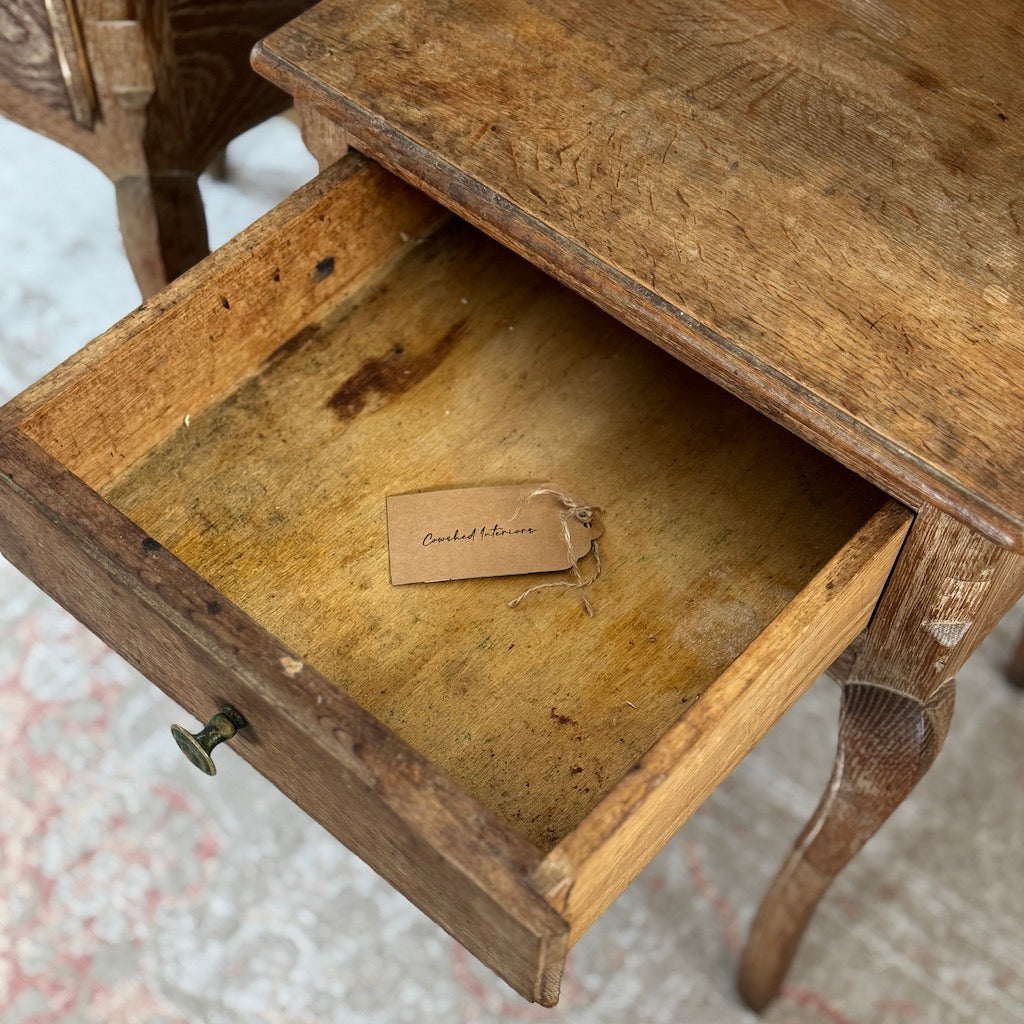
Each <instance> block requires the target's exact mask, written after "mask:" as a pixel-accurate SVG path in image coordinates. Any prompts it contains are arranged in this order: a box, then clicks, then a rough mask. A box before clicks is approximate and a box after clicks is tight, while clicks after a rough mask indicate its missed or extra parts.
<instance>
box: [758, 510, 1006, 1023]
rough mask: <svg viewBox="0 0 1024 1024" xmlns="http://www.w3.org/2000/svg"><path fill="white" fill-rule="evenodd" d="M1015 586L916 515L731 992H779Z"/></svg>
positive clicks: (930, 743) (1001, 555) (935, 515)
mask: <svg viewBox="0 0 1024 1024" xmlns="http://www.w3.org/2000/svg"><path fill="white" fill-rule="evenodd" d="M1022 589H1024V558H1022V557H1021V556H1018V555H1014V554H1013V553H1012V552H1009V551H1006V550H1004V549H1001V548H998V547H996V546H995V545H993V544H991V543H990V542H988V541H987V540H985V539H984V538H983V537H981V536H980V535H979V534H977V533H976V532H975V531H973V530H972V529H970V528H969V527H967V526H964V525H962V524H960V523H958V522H956V521H955V520H953V519H950V518H949V517H948V516H946V515H944V514H943V513H941V512H938V511H936V510H934V509H930V508H926V509H924V510H923V511H922V512H921V513H920V514H919V515H918V517H917V519H916V520H915V522H914V525H913V527H912V528H911V532H910V535H909V537H908V538H907V542H906V545H905V546H904V549H903V551H902V552H901V554H900V558H899V560H898V562H897V565H896V569H895V571H894V573H893V577H892V579H891V580H890V581H889V584H888V586H887V588H886V590H885V593H884V595H883V597H882V601H881V603H880V605H879V608H878V610H877V612H876V614H875V617H874V619H873V620H872V622H871V625H870V627H869V628H868V631H867V633H866V635H865V636H864V642H863V645H862V646H861V648H860V651H859V652H858V654H857V656H856V659H855V660H854V662H853V664H852V666H851V667H850V668H849V675H848V678H846V680H845V681H844V683H843V701H842V711H841V715H840V723H839V746H838V751H837V754H836V762H835V768H834V770H833V773H832V778H831V780H830V782H829V784H828V787H827V789H826V791H825V795H824V796H823V797H822V800H821V803H820V804H819V805H818V808H817V810H816V811H815V812H814V815H813V817H812V818H811V820H810V822H809V823H808V825H807V827H806V828H805V829H804V831H803V832H802V833H801V835H800V837H799V838H798V839H797V841H796V843H795V845H794V847H793V850H792V852H791V854H790V856H789V857H788V859H787V860H786V862H785V863H784V864H783V866H782V868H781V869H780V871H779V873H778V875H777V876H776V877H775V880H774V881H773V882H772V885H771V888H770V889H769V890H768V893H767V895H766V896H765V898H764V901H763V902H762V904H761V907H760V909H759V910H758V913H757V916H756V918H755V919H754V923H753V926H752V927H751V932H750V937H749V939H748V941H747V948H746V950H745V951H744V954H743V961H742V964H741V966H740V975H739V987H740V992H741V994H742V995H743V998H744V999H745V1000H746V1001H747V1002H748V1003H749V1004H750V1006H751V1007H753V1008H754V1009H755V1010H761V1009H764V1008H765V1007H766V1006H767V1005H768V1004H769V1003H770V1002H771V1000H772V999H773V998H774V997H775V995H776V994H777V992H778V989H779V986H780V985H781V984H782V980H783V978H784V977H785V974H786V970H787V969H788V967H789V964H790V961H791V960H792V958H793V955H794V953H795V952H796V948H797V945H798V943H799V941H800V937H801V936H802V934H803V931H804V928H805V927H806V925H807V923H808V921H809V920H810V917H811V915H812V913H813V912H814V908H815V906H816V905H817V903H818V900H819V899H820V898H821V896H822V895H823V894H824V892H825V890H826V889H827V888H828V887H829V885H830V884H831V883H832V880H833V879H834V878H835V877H836V875H837V874H838V873H839V871H840V870H841V869H842V868H843V867H844V866H845V865H846V864H847V863H848V862H849V861H850V859H851V858H852V857H853V856H854V855H855V854H856V853H857V851H858V850H860V848H861V847H862V846H863V845H864V843H865V842H867V840H868V839H870V838H871V836H872V835H874V833H875V832H876V831H877V830H878V828H879V826H881V825H882V823H883V822H884V821H885V820H886V819H887V818H888V817H889V815H890V814H891V813H892V812H893V811H894V810H895V809H896V808H897V807H898V806H899V805H900V803H901V802H902V801H903V799H904V798H905V797H906V796H907V794H908V793H909V792H910V791H911V790H912V789H913V788H914V786H915V785H916V783H917V782H918V781H919V780H920V779H921V777H922V776H923V775H924V773H925V772H926V771H927V770H928V768H929V766H930V765H931V763H932V761H933V760H934V758H935V756H936V754H937V753H938V752H939V750H940V749H941V747H942V742H943V740H944V739H945V736H946V732H947V730H948V728H949V722H950V718H951V716H952V712H953V698H954V688H955V687H954V681H953V676H954V675H955V673H956V672H957V671H958V670H959V668H960V666H961V665H962V664H963V663H964V661H965V660H966V658H967V656H968V655H969V654H970V653H971V651H972V650H973V649H974V648H975V647H976V646H977V644H978V643H979V642H980V641H981V640H982V639H983V638H984V637H985V636H986V635H987V634H988V632H989V631H990V630H991V628H992V627H993V626H994V625H995V623H996V621H998V619H999V618H1000V617H1001V616H1002V615H1003V613H1005V612H1006V611H1007V610H1008V609H1009V608H1010V607H1011V605H1012V604H1013V603H1014V601H1015V600H1016V599H1017V597H1018V596H1020V593H1021V590H1022Z"/></svg>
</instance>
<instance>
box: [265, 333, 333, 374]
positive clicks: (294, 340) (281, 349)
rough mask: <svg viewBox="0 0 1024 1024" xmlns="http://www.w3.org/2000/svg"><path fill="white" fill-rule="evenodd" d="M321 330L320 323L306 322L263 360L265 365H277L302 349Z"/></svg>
mask: <svg viewBox="0 0 1024 1024" xmlns="http://www.w3.org/2000/svg"><path fill="white" fill-rule="evenodd" d="M319 332H320V325H319V324H318V323H312V324H306V325H305V326H304V327H300V328H299V329H298V330H297V331H296V332H295V333H294V334H293V335H292V336H291V337H290V338H289V339H288V340H287V341H285V342H283V343H282V344H280V345H278V346H277V348H275V349H274V351H273V352H271V353H270V355H269V356H267V358H266V359H264V360H263V365H264V366H277V364H278V363H281V362H283V361H284V360H285V359H287V358H288V357H289V356H290V355H293V354H294V353H296V352H298V351H300V350H301V349H302V348H304V347H305V346H306V344H307V343H308V342H310V341H312V340H313V338H315V337H316V336H317V334H318V333H319Z"/></svg>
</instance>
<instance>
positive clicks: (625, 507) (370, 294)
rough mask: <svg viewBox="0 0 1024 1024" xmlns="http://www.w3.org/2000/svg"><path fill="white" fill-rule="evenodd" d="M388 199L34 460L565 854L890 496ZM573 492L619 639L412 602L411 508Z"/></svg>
mask: <svg viewBox="0 0 1024 1024" xmlns="http://www.w3.org/2000/svg"><path fill="white" fill-rule="evenodd" d="M360 173H361V174H362V175H363V176H364V177H365V176H367V175H370V176H372V175H375V174H378V172H377V171H374V170H372V169H370V170H368V169H365V168H364V169H363V170H361V171H360ZM381 173H382V172H381ZM378 178H379V181H378V184H377V185H375V186H374V189H375V191H373V190H371V191H373V195H374V196H375V199H374V202H376V203H378V204H381V203H383V204H384V205H383V206H382V208H381V210H380V211H371V212H370V213H368V214H367V215H366V217H365V224H364V223H362V222H360V223H359V224H355V223H352V222H351V221H350V223H348V224H346V223H340V224H336V225H328V228H329V230H328V228H324V227H323V223H324V222H323V217H321V219H320V221H319V222H317V223H318V224H319V227H317V228H316V230H313V228H311V229H310V231H311V234H310V235H309V236H308V237H306V238H305V239H304V240H303V241H302V243H301V244H298V243H297V244H295V245H293V246H292V247H291V248H288V246H283V245H280V244H279V245H277V246H276V247H273V246H267V247H266V251H263V250H260V251H250V252H240V253H239V267H238V268H236V270H235V271H234V272H233V274H230V275H227V276H223V275H222V276H221V277H220V278H218V279H216V280H213V279H210V280H207V279H204V278H202V276H201V275H200V276H199V277H197V278H196V279H195V281H194V282H193V284H194V288H195V291H196V295H197V296H198V298H196V299H195V301H193V302H192V303H191V304H190V306H189V309H190V312H188V314H187V315H185V314H182V315H181V316H178V317H177V319H174V317H165V318H164V319H163V320H162V321H161V320H159V318H158V317H157V316H156V313H154V312H153V311H152V310H151V311H150V313H149V314H147V315H148V316H149V317H150V319H149V320H147V321H146V323H145V324H144V325H143V326H142V327H138V328H136V327H131V325H129V327H128V328H125V331H134V334H132V338H133V339H137V338H139V337H142V336H143V335H145V336H146V337H147V338H148V341H146V342H145V343H142V342H138V343H137V342H136V341H135V340H133V341H132V342H130V343H124V340H123V337H122V339H121V342H122V343H121V344H119V345H118V346H117V347H116V348H115V347H114V345H113V343H111V347H110V350H109V351H104V350H100V351H98V352H96V353H94V355H93V356H92V358H93V360H94V361H95V363H96V372H94V373H92V374H89V375H80V374H79V375H75V376H74V379H73V380H72V377H71V376H70V375H69V378H68V379H69V381H71V383H68V384H67V385H66V386H57V387H52V388H51V390H50V392H49V393H47V394H46V395H45V396H44V397H43V399H42V400H41V401H40V402H39V403H38V405H37V407H36V408H34V409H33V410H32V414H31V415H30V416H28V417H27V418H26V419H25V421H24V423H23V424H22V429H23V430H24V431H25V432H26V433H28V434H29V435H30V436H31V437H33V438H34V439H35V440H36V442H37V443H38V444H40V445H41V446H42V447H43V448H45V449H47V450H48V451H50V452H51V453H52V454H53V455H55V457H57V458H58V459H60V460H61V461H62V462H63V463H64V464H65V465H67V466H69V467H70V468H71V469H72V470H73V471H74V472H76V473H77V474H78V475H80V476H81V477H82V478H83V479H86V480H87V482H88V483H89V484H90V485H91V486H92V487H94V488H95V489H96V490H98V491H100V492H101V493H102V494H103V495H104V496H105V497H106V499H107V500H108V501H109V502H111V503H112V504H113V505H114V506H116V508H118V509H119V510H120V511H121V512H123V513H124V514H125V515H126V516H128V517H129V518H130V519H132V520H134V521H135V522H136V523H138V524H139V525H141V526H142V528H143V529H144V530H145V531H146V532H147V533H148V534H149V535H150V536H151V537H153V538H155V539H156V540H157V541H159V543H160V544H162V545H164V546H165V547H167V548H169V549H170V550H171V551H172V552H173V553H174V554H175V555H176V556H177V557H178V558H180V559H181V560H182V561H183V562H184V563H185V564H186V565H188V566H190V567H191V568H192V569H194V570H195V571H196V572H197V573H198V574H200V575H201V576H203V577H204V578H205V579H207V580H209V581H210V582H211V583H213V585H214V586H215V587H216V588H217V589H218V590H219V591H220V592H221V593H222V594H223V595H224V597H225V598H226V599H227V600H228V601H230V602H233V603H234V604H236V605H237V606H239V607H240V608H241V609H242V610H243V611H244V612H246V613H247V614H248V615H249V616H251V617H252V618H253V619H254V620H256V622H258V623H260V624H261V625H263V626H264V627H266V628H267V629H268V630H270V631H271V632H272V633H274V634H275V635H277V636H278V637H280V638H281V639H282V640H283V641H284V642H285V643H286V644H287V645H288V646H289V647H290V648H291V649H292V650H294V651H295V652H296V654H297V655H298V656H299V657H300V658H301V659H304V660H305V661H306V662H307V663H308V664H309V665H311V666H313V667H314V668H316V669H317V670H318V671H319V672H320V673H322V674H323V675H324V676H325V677H327V678H328V679H329V680H330V681H331V682H332V683H333V685H335V686H337V687H339V688H340V689H342V690H343V691H344V692H345V693H347V694H348V695H349V696H350V697H352V698H354V699H355V700H356V701H357V702H358V703H359V704H360V705H362V706H363V707H364V708H365V709H367V710H368V711H369V712H371V713H372V714H373V715H374V716H376V717H377V718H379V719H380V721H382V722H384V723H385V724H386V725H388V726H389V727H390V728H391V729H393V730H394V731H395V732H396V733H397V734H398V735H399V736H400V737H402V738H403V739H404V740H405V741H406V742H407V743H408V744H410V745H411V746H412V747H413V748H415V749H416V750H418V751H419V752H420V753H422V754H423V755H425V756H426V757H427V758H428V759H429V760H431V761H432V762H434V763H436V764H437V765H439V766H441V767H442V768H443V769H444V770H445V771H446V772H447V773H448V774H449V775H450V776H452V777H453V778H454V779H455V780H456V781H457V782H459V783H460V784H461V786H462V787H464V788H465V789H466V790H467V791H468V792H469V793H470V794H472V795H473V796H475V797H476V798H477V799H478V800H479V801H480V802H481V803H483V804H484V805H485V806H486V807H488V808H490V809H491V810H493V811H494V812H495V813H496V814H497V815H499V816H500V817H501V818H502V819H504V820H505V821H506V822H508V823H509V824H510V825H511V826H512V828H513V829H514V830H515V831H516V832H517V833H519V834H520V835H521V836H523V837H524V838H525V839H527V840H528V841H529V842H530V843H531V844H533V845H534V846H536V847H537V848H538V849H540V850H541V851H548V850H551V849H552V848H553V847H554V846H555V845H556V844H558V843H559V842H560V841H561V840H562V839H564V837H566V836H567V835H568V834H570V833H571V832H572V831H573V829H574V828H576V826H577V825H578V824H579V823H580V822H581V820H582V819H583V818H584V817H585V816H586V815H587V814H588V813H589V812H590V811H592V809H593V808H594V807H595V806H596V804H597V803H598V802H599V801H600V800H601V798H602V797H603V796H605V795H606V794H607V793H608V792H609V791H610V789H611V788H612V787H613V786H614V785H615V784H616V783H617V782H618V781H619V780H620V779H621V778H622V777H623V776H624V774H626V773H627V772H628V771H629V769H630V767H631V766H632V765H634V764H635V763H636V761H637V760H638V758H640V757H641V756H642V755H643V754H644V753H645V752H646V751H648V750H649V748H651V746H652V744H654V743H655V741H656V740H657V739H658V738H659V737H660V736H661V735H662V734H663V733H665V731H666V730H667V729H668V728H669V727H670V726H671V725H672V724H673V723H674V722H676V721H677V720H678V719H679V718H680V716H681V715H682V714H684V713H685V711H686V709H687V708H688V707H691V706H692V705H693V704H694V703H695V702H697V701H699V700H700V698H701V696H702V694H704V693H705V691H706V690H707V689H708V687H709V686H710V685H711V684H712V683H713V682H714V681H715V680H716V678H718V677H719V676H720V675H721V673H722V672H723V670H724V669H725V668H726V667H727V666H728V665H730V664H731V663H732V662H733V661H734V660H735V659H736V658H737V656H738V655H740V653H741V652H742V651H743V650H744V649H745V648H747V647H748V645H749V644H750V643H751V642H752V641H753V640H754V639H755V638H756V637H757V636H758V635H759V634H760V633H761V632H762V631H763V630H764V629H765V627H766V626H767V625H768V624H769V623H770V622H771V621H772V620H773V619H774V618H775V617H776V616H777V615H779V613H780V612H781V611H782V610H783V609H784V608H785V607H786V606H787V604H788V603H789V602H791V601H792V600H793V598H794V596H795V595H796V594H797V593H799V592H800V590H801V589H802V588H804V587H805V586H806V585H807V584H808V582H809V581H810V580H811V579H812V577H814V575H815V574H816V573H817V572H818V571H819V570H820V569H821V567H822V566H823V565H824V564H825V563H826V562H827V561H828V560H829V559H830V558H831V557H832V556H833V555H834V554H835V553H836V552H837V551H838V550H839V549H840V548H842V547H843V545H844V544H846V543H847V542H848V541H849V540H850V538H851V537H853V536H854V534H856V533H857V531H858V530H859V529H861V528H862V527H863V526H864V524H865V523H866V522H867V521H868V520H869V519H870V518H871V516H872V515H873V514H874V513H876V512H877V511H878V509H879V508H880V506H881V505H882V504H883V497H882V496H881V495H880V493H879V492H878V491H876V490H875V489H874V488H872V487H871V486H869V485H867V484H865V483H864V482H863V481H861V480H860V479H858V478H857V477H855V476H853V475H852V474H850V473H848V472H846V471H845V470H843V469H842V468H841V467H839V466H838V465H837V464H835V463H833V462H832V461H831V460H829V459H828V458H826V457H825V456H823V455H822V454H820V453H819V452H817V451H816V450H814V449H812V448H810V447H808V446H807V445H805V444H803V443H802V442H800V441H798V440H797V439H796V438H795V437H793V436H792V435H791V434H789V433H788V432H786V431H785V430H783V429H781V428H779V427H777V426H775V425H773V424H772V423H770V422H769V421H767V420H765V419H764V418H763V417H761V416H760V415H758V414H756V413H754V412H753V411H751V410H750V409H749V408H748V407H747V406H745V405H744V404H743V403H741V402H739V401H738V400H736V399H733V398H732V397H730V396H729V395H728V394H726V393H725V392H723V391H721V390H720V389H718V388H717V387H715V386H714V385H712V384H710V383H708V382H707V381H706V380H704V379H703V378H701V377H699V376H698V375H696V374H694V373H693V372H691V371H689V370H688V369H687V368H686V367H684V366H683V365H682V364H680V363H679V362H677V361H676V360H674V359H673V358H671V357H670V356H668V355H667V354H665V353H664V352H662V351H661V350H659V349H657V348H656V347H655V346H653V345H651V344H650V343H649V342H647V341H646V340H644V339H642V338H640V337H639V336H637V335H636V334H634V333H633V332H631V331H630V330H628V329H627V328H625V327H624V326H622V325H621V324H619V323H618V322H617V321H615V320H613V319H611V318H610V317H608V316H606V315H605V314H603V313H601V312H599V311H598V310H597V309H596V308H595V307H593V306H592V305H590V304H588V303H587V302H585V301H584V300H582V299H580V298H579V297H577V296H575V295H574V294H572V293H570V292H568V291H567V290H566V289H564V288H563V287H561V286H559V285H557V284H556V283H554V282H553V281H552V280H550V279H549V278H547V277H545V276H544V275H542V274H541V273H540V272H539V271H537V270H535V269H534V268H533V267H531V266H530V265H528V264H527V263H525V262H524V261H522V260H521V259H519V258H518V257H516V256H515V255H514V254H512V253H510V252H508V251H507V250H505V249H503V248H502V247H501V246H499V245H498V244H496V243H494V242H493V241H491V240H489V239H488V238H487V237H485V236H484V235H482V234H480V233H479V232H477V231H476V230H474V229H473V228H471V227H469V226H467V225H466V224H464V223H462V222H460V221H458V220H454V219H450V218H445V217H444V216H442V215H441V214H440V213H439V211H438V210H437V209H435V208H433V207H431V206H430V205H429V204H427V202H426V201H425V200H421V199H418V198H411V197H410V196H409V195H408V192H407V190H400V189H399V187H398V185H397V183H396V184H395V185H394V186H391V185H387V186H385V185H383V184H380V182H383V181H384V178H383V177H380V176H379V174H378ZM375 180H377V179H375ZM392 187H394V189H396V191H395V192H394V193H391V192H389V191H388V190H389V189H391V188H392ZM367 194H368V195H369V194H370V192H369V191H368V193H367ZM349 215H350V217H351V211H349ZM311 223H312V222H311ZM318 231H319V234H317V232H318ZM345 246H348V249H346V248H345ZM275 277H276V279H275ZM293 282H295V283H293ZM300 285H301V287H300ZM275 289H276V291H275ZM289 289H290V290H289ZM299 295H301V296H302V298H301V300H300V299H299V298H296V296H299ZM83 381H85V383H83ZM147 403H148V408H147ZM57 424H59V425H60V427H59V429H58V427H57ZM69 424H70V425H71V428H72V429H69ZM549 481H550V482H555V483H557V484H558V485H559V486H560V487H561V488H563V489H564V490H565V491H566V492H567V493H570V494H571V495H572V496H573V497H575V498H577V499H579V500H581V501H585V502H587V503H590V504H596V505H599V506H601V507H602V508H603V509H604V523H605V534H604V536H603V537H602V539H601V541H600V551H601V561H602V570H601V573H600V576H599V578H598V579H597V580H596V582H595V583H594V584H593V585H592V586H591V587H590V588H589V590H588V595H589V598H590V601H591V602H592V604H593V607H594V610H595V614H594V615H593V617H588V616H587V615H586V614H585V613H584V611H583V609H582V607H581V602H580V599H579V597H578V595H577V594H576V593H574V592H573V591H571V590H549V591H543V592H540V593H537V594H535V595H533V596H532V597H530V598H529V599H528V600H526V601H525V602H523V603H522V604H520V605H519V606H518V607H516V608H514V609H513V608H510V607H509V606H508V602H509V601H510V600H511V599H512V598H515V597H516V596H517V595H518V594H519V593H520V592H521V591H523V590H524V589H525V588H527V587H529V586H531V585H532V584H534V583H537V582H545V581H546V579H547V578H546V577H541V576H531V577H503V578H497V579H480V580H465V581H457V582H451V583H431V584H413V585H407V586H400V587H396V586H392V585H391V583H390V581H389V574H388V549H387V526H386V516H385V499H386V497H387V496H388V495H392V494H400V493H405V492H409V491H423V490H433V489H442V488H449V487H472V486H477V485H489V484H508V483H524V482H528V483H534V482H536V483H542V482H549Z"/></svg>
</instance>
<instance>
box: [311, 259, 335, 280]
mask: <svg viewBox="0 0 1024 1024" xmlns="http://www.w3.org/2000/svg"><path fill="white" fill-rule="evenodd" d="M333 273H334V257H333V256H325V257H324V258H323V259H322V260H320V261H319V262H318V263H317V265H316V266H315V267H314V268H313V280H314V281H315V282H317V283H319V282H320V281H323V280H324V278H327V277H330V276H331V274H333Z"/></svg>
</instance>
